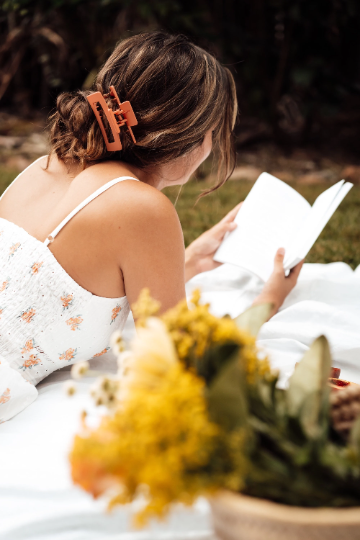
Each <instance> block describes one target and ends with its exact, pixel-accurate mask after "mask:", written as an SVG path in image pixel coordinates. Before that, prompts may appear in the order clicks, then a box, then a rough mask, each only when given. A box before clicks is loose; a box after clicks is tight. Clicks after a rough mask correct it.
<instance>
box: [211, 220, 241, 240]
mask: <svg viewBox="0 0 360 540" xmlns="http://www.w3.org/2000/svg"><path fill="white" fill-rule="evenodd" d="M236 227H237V224H236V223H234V221H230V222H228V221H220V223H218V224H217V225H215V227H213V229H212V230H213V231H214V232H215V237H216V238H217V239H218V240H222V239H223V238H224V236H225V234H226V233H227V232H231V231H234V230H235V229H236ZM210 230H211V229H210Z"/></svg>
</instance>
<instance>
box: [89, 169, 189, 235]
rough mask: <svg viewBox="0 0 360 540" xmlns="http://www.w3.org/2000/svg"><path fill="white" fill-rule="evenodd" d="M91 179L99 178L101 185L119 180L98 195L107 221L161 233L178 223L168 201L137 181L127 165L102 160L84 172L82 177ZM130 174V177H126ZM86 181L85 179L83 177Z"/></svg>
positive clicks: (148, 186) (120, 225)
mask: <svg viewBox="0 0 360 540" xmlns="http://www.w3.org/2000/svg"><path fill="white" fill-rule="evenodd" d="M85 173H86V176H87V178H88V179H90V176H91V177H92V178H94V177H95V176H96V177H97V178H101V184H102V185H104V183H108V182H111V181H112V180H115V179H117V178H119V179H122V178H124V179H123V180H121V181H120V182H119V183H118V184H115V185H113V186H112V187H111V188H110V189H109V190H108V191H107V194H106V192H105V194H104V195H105V197H103V196H101V197H99V199H102V201H101V204H102V205H103V206H104V210H106V214H107V217H108V219H109V221H111V222H113V223H114V225H115V224H117V225H118V226H119V227H121V228H125V229H131V230H132V231H136V230H137V229H139V227H142V228H143V227H144V226H146V227H147V228H148V229H154V228H157V229H158V233H159V235H161V234H162V233H163V232H164V230H165V229H167V230H168V232H169V233H170V232H171V229H172V228H176V229H177V228H178V227H179V226H180V223H179V218H178V215H177V212H176V210H175V208H174V206H173V204H172V203H171V201H170V200H169V199H168V198H167V197H166V195H164V194H163V193H162V192H161V191H159V190H158V189H156V188H155V187H153V186H151V185H149V184H147V183H146V182H143V181H140V180H139V179H138V178H136V176H134V175H133V174H132V173H131V172H130V171H129V170H127V169H126V167H121V166H118V165H117V164H116V163H115V164H114V163H112V162H108V163H101V164H97V165H94V166H92V167H90V168H89V169H88V170H86V171H84V173H82V174H84V176H85ZM127 177H130V178H127ZM84 180H85V178H84ZM99 202H100V201H99Z"/></svg>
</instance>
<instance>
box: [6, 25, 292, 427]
mask: <svg viewBox="0 0 360 540" xmlns="http://www.w3.org/2000/svg"><path fill="white" fill-rule="evenodd" d="M94 86H95V90H96V91H99V92H101V94H102V95H105V98H106V99H107V104H108V105H110V104H111V103H112V101H111V99H110V97H111V96H109V95H108V94H109V89H110V87H111V86H113V87H114V89H115V91H116V93H117V94H118V95H119V96H120V98H121V101H122V102H124V101H127V100H128V101H129V102H130V103H131V106H132V108H133V110H134V112H135V115H136V118H137V121H138V124H137V125H136V126H135V127H134V136H135V139H136V144H134V141H133V139H132V137H131V136H130V132H129V130H127V129H123V128H122V129H121V131H120V141H121V146H122V149H121V151H116V152H111V151H109V150H108V149H107V146H106V141H105V138H104V136H103V134H102V131H101V129H100V125H99V123H98V120H97V118H96V116H95V114H94V111H93V110H92V108H91V107H90V104H89V102H88V100H87V96H88V94H90V92H87V93H86V92H77V93H75V94H68V93H65V94H62V95H61V96H59V98H58V100H57V110H56V112H55V114H54V115H53V116H52V118H51V132H50V133H51V154H50V157H49V158H48V159H47V158H46V157H44V158H41V159H40V160H38V161H37V162H35V163H34V164H33V165H32V166H31V167H29V168H28V169H26V170H25V171H24V172H23V173H22V174H21V175H20V176H19V177H18V179H17V180H16V182H15V183H14V184H13V185H12V186H11V189H9V190H8V191H7V192H6V194H4V196H3V197H2V199H1V201H0V218H1V219H0V231H1V236H0V246H1V255H0V256H1V267H0V268H1V269H0V309H1V320H0V332H1V342H0V355H1V365H0V419H2V420H6V419H8V418H11V416H13V415H14V414H16V413H17V412H19V411H20V410H22V408H24V406H26V405H27V404H28V403H29V402H31V401H32V400H33V399H34V398H35V397H36V390H35V386H34V385H36V384H37V383H38V382H39V381H40V380H41V379H43V378H44V377H45V376H46V375H48V374H49V373H51V372H52V371H54V370H55V369H58V368H61V367H63V366H64V365H66V364H67V363H73V362H75V361H78V360H84V359H89V358H91V357H94V356H100V355H102V354H103V353H104V352H106V351H107V350H108V348H109V345H108V344H109V337H110V335H111V333H112V332H113V331H114V330H115V329H119V328H120V329H121V328H122V327H123V325H124V323H125V321H126V318H127V316H128V313H129V309H130V308H129V305H131V304H132V303H133V302H134V301H135V300H136V299H137V297H138V295H139V293H140V291H141V290H142V289H143V288H144V287H148V288H149V289H150V291H151V294H152V296H153V297H154V298H156V299H157V300H159V301H160V302H161V306H162V309H163V310H166V309H168V308H170V307H171V306H173V305H174V304H176V303H177V302H178V301H179V300H180V299H182V298H183V297H184V295H185V289H184V284H185V281H186V280H188V279H190V278H191V277H193V276H194V275H196V274H197V273H199V272H203V271H205V270H211V269H212V268H215V266H217V263H215V262H214V261H213V254H214V252H215V250H216V249H217V247H218V246H219V244H220V242H221V241H222V239H223V237H224V234H225V233H226V232H228V231H231V230H232V229H234V227H235V226H236V225H235V224H234V222H233V220H234V217H235V215H236V212H237V211H238V207H236V208H234V210H233V211H232V212H230V213H229V214H228V215H227V216H226V217H225V218H224V219H223V220H222V221H221V222H220V223H219V224H218V225H216V226H215V227H213V228H212V229H210V231H208V232H206V233H205V234H203V235H201V236H200V237H199V238H198V239H197V240H196V241H195V242H193V244H191V245H190V246H189V247H188V248H187V249H186V250H184V245H183V236H182V231H181V227H180V223H179V220H178V217H177V214H176V211H175V209H174V207H173V206H172V204H171V203H170V202H169V200H168V199H167V198H166V197H165V196H164V195H163V194H162V193H161V190H162V189H163V188H164V187H166V186H169V185H182V184H184V183H186V182H187V181H188V179H189V178H190V176H191V175H192V174H193V173H194V171H195V170H196V169H197V168H198V167H199V165H200V164H201V163H202V162H203V161H204V160H205V159H206V158H207V157H208V155H209V154H210V152H211V150H212V149H214V152H215V154H216V155H218V157H219V183H218V185H217V186H216V187H219V186H221V185H222V184H223V183H224V182H225V181H226V179H227V178H228V176H229V174H230V173H231V171H232V168H233V164H234V152H233V149H232V137H233V128H234V123H235V118H236V113H237V104H236V94H235V85H234V81H233V78H232V76H231V74H230V72H229V71H228V70H227V69H226V68H224V67H222V66H221V65H220V64H219V63H218V62H217V61H216V60H215V59H214V58H213V57H212V56H211V55H210V54H208V53H207V52H205V51H203V50H202V49H200V48H199V47H196V46H195V45H193V44H191V43H190V42H189V41H188V40H187V39H186V38H185V37H183V36H175V37H174V36H169V35H167V34H164V33H161V32H155V33H148V34H142V35H138V36H135V37H132V38H129V39H127V40H124V41H122V42H121V43H120V44H119V45H118V46H117V47H116V49H115V50H114V52H113V54H112V55H111V57H110V58H109V60H108V61H107V62H106V64H105V65H104V67H103V68H102V69H101V71H100V73H99V74H98V76H97V78H96V81H95V85H94ZM104 124H105V120H104ZM105 128H106V129H107V135H108V137H109V139H110V138H111V137H113V138H114V135H112V134H111V133H110V131H109V125H105ZM115 135H116V134H115ZM214 189H215V188H214ZM282 260H283V253H282V252H281V251H279V252H278V254H277V257H276V261H275V270H274V274H273V275H272V277H271V278H270V280H269V282H268V283H267V284H266V285H265V288H264V291H263V293H262V294H261V295H260V297H259V298H258V299H257V300H256V301H257V302H262V301H270V302H272V303H273V304H274V311H276V310H277V309H278V308H279V307H280V305H281V304H282V302H283V300H284V299H285V297H286V296H287V294H288V293H289V292H290V290H291V289H292V288H293V287H294V285H295V283H296V280H297V276H298V274H299V271H300V266H298V267H297V268H296V269H295V270H293V272H292V273H291V275H290V277H288V278H285V276H284V271H283V267H282ZM26 382H30V383H32V384H31V385H30V384H25V383H26Z"/></svg>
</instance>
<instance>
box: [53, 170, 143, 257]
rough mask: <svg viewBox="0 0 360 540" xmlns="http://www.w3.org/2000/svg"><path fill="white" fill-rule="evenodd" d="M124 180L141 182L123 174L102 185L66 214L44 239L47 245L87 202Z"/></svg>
mask: <svg viewBox="0 0 360 540" xmlns="http://www.w3.org/2000/svg"><path fill="white" fill-rule="evenodd" d="M123 180H135V181H136V182H139V180H138V179H137V178H133V177H132V176H121V177H119V178H115V179H114V180H111V181H110V182H108V183H107V184H105V185H103V186H101V188H99V189H97V190H96V191H94V193H92V194H91V195H89V197H87V198H86V199H85V200H84V201H83V202H82V203H80V204H79V205H78V206H77V207H76V208H74V210H73V211H72V212H70V214H69V215H68V216H66V218H65V219H63V220H62V222H61V223H60V225H58V226H57V227H56V229H54V230H53V232H52V233H51V234H49V236H48V237H47V238H46V240H45V241H44V244H45V246H48V245H49V244H51V242H53V241H54V239H55V237H56V235H57V234H59V232H60V231H61V229H62V228H63V227H65V225H66V224H67V222H68V221H70V219H72V218H73V217H74V216H75V215H76V214H77V213H78V212H79V211H80V210H82V209H83V208H84V206H86V205H87V204H89V202H91V201H93V200H94V199H95V198H96V197H98V196H99V195H101V193H104V191H106V190H107V189H109V188H111V187H112V186H114V185H115V184H118V183H119V182H122V181H123Z"/></svg>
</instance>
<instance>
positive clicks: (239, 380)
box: [206, 354, 247, 431]
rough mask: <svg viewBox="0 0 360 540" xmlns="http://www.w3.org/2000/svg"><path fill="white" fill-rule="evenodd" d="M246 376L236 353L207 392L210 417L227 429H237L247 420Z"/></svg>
mask: <svg viewBox="0 0 360 540" xmlns="http://www.w3.org/2000/svg"><path fill="white" fill-rule="evenodd" d="M245 377H246V375H245V373H244V371H243V369H242V367H241V364H240V362H239V358H238V355H237V354H236V355H234V358H233V359H232V360H230V361H229V362H227V363H226V365H225V367H224V369H222V370H221V372H220V373H219V374H218V376H217V377H216V378H215V379H214V381H213V383H212V384H211V386H210V387H209V388H208V390H207V392H206V398H207V402H208V409H209V414H210V418H211V419H212V420H213V421H214V422H215V423H217V424H219V425H220V426H221V427H223V428H224V429H225V430H229V431H232V430H234V429H237V428H239V427H241V426H243V425H244V424H245V423H246V421H247V402H246V393H245V392H246V389H245V388H246V380H245Z"/></svg>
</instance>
